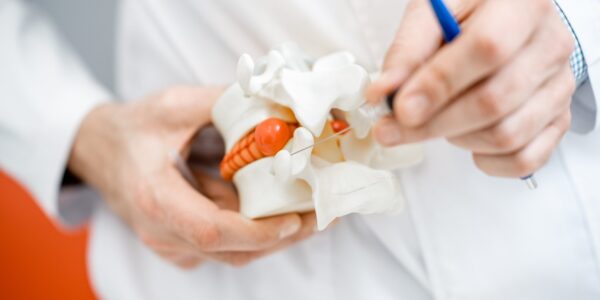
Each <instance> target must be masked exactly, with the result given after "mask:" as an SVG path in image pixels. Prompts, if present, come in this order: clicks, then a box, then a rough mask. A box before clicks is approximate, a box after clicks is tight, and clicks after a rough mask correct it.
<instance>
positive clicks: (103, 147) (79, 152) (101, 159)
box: [68, 102, 121, 190]
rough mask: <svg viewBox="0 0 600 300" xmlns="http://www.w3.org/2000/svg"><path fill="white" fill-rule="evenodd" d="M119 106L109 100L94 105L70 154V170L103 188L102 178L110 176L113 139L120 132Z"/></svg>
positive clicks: (90, 183) (88, 182)
mask: <svg viewBox="0 0 600 300" xmlns="http://www.w3.org/2000/svg"><path fill="white" fill-rule="evenodd" d="M120 106H121V105H120V104H117V103H114V102H108V103H103V104H100V105H98V106H96V107H95V108H93V109H92V110H91V111H90V112H89V113H88V114H87V116H86V117H85V118H84V119H83V121H82V122H81V124H80V126H79V129H78V131H77V134H76V135H75V138H74V140H73V144H72V147H71V153H70V155H69V161H68V169H69V170H70V171H71V173H73V174H74V175H75V176H77V177H79V178H80V179H81V180H83V181H84V182H85V183H87V184H88V185H90V186H92V187H94V188H98V189H100V190H102V186H103V181H104V180H103V178H106V177H107V176H109V175H108V174H106V173H107V171H108V170H107V168H106V164H107V163H108V159H109V157H110V153H112V152H113V151H114V150H113V149H111V148H113V146H112V145H114V143H113V142H111V141H112V140H113V139H115V137H116V134H115V133H116V132H118V128H119V125H118V119H119V118H118V116H117V115H118V112H119V108H120ZM111 150H112V151H111Z"/></svg>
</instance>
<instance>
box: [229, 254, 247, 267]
mask: <svg viewBox="0 0 600 300" xmlns="http://www.w3.org/2000/svg"><path fill="white" fill-rule="evenodd" d="M251 261H252V257H251V256H250V254H248V253H237V254H235V255H232V256H231V257H230V258H229V260H228V263H229V264H230V265H232V266H234V267H238V268H240V267H244V266H246V265H248V264H249V263H250V262H251Z"/></svg>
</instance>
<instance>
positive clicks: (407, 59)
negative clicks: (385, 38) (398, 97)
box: [366, 0, 478, 102]
mask: <svg viewBox="0 0 600 300" xmlns="http://www.w3.org/2000/svg"><path fill="white" fill-rule="evenodd" d="M476 3H478V1H473V0H469V1H449V2H448V6H449V8H450V9H451V10H452V11H453V13H454V14H455V15H456V17H457V19H459V20H461V19H463V18H464V17H465V16H466V15H467V14H468V13H470V12H471V11H472V10H473V9H474V7H475V5H476ZM441 43H442V33H441V31H440V28H439V25H438V24H437V21H436V18H435V15H434V14H433V11H432V10H431V8H430V7H429V3H428V1H411V2H410V3H409V4H408V6H407V8H406V10H405V14H404V17H403V18H402V23H401V24H400V26H399V29H398V31H397V33H396V36H395V37H394V41H393V42H392V45H391V46H390V48H389V50H388V52H387V54H386V57H385V59H384V63H383V68H382V73H381V76H380V77H379V78H378V79H377V80H376V81H374V82H373V84H371V85H370V86H369V87H368V88H367V91H366V97H367V99H368V100H369V101H371V102H377V101H379V100H380V99H382V98H383V97H385V96H386V95H389V94H391V93H392V92H394V91H396V90H397V89H398V88H399V87H400V85H401V84H402V82H403V81H404V80H405V79H406V78H407V77H408V76H409V75H410V74H411V73H412V72H413V71H414V70H415V69H416V68H417V67H419V66H420V65H421V64H423V63H424V62H425V61H426V60H427V59H428V58H429V57H430V56H431V55H432V54H433V53H435V51H436V50H437V49H438V48H439V47H440V45H441Z"/></svg>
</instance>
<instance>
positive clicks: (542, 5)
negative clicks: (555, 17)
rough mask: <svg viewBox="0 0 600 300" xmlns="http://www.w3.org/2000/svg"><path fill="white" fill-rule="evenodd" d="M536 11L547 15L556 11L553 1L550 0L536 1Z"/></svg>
mask: <svg viewBox="0 0 600 300" xmlns="http://www.w3.org/2000/svg"><path fill="white" fill-rule="evenodd" d="M533 4H534V6H535V9H536V10H537V11H539V12H543V13H547V12H549V11H551V10H552V9H554V7H552V5H551V1H548V0H536V1H534V2H533Z"/></svg>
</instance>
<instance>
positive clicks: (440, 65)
mask: <svg viewBox="0 0 600 300" xmlns="http://www.w3.org/2000/svg"><path fill="white" fill-rule="evenodd" d="M542 2H549V1H484V3H482V5H481V6H480V7H479V8H478V9H477V10H476V11H475V12H474V13H473V16H471V17H470V18H472V22H473V23H472V26H470V27H469V28H466V29H465V30H464V31H463V33H462V35H460V36H459V37H458V38H457V39H456V40H455V41H454V42H452V43H451V44H449V45H447V46H445V47H443V48H442V49H441V50H440V51H438V52H437V53H436V54H435V55H434V56H433V57H432V58H431V60H430V61H429V62H428V63H426V64H425V65H424V66H422V67H421V68H420V69H419V70H418V71H417V72H416V73H415V74H414V75H413V76H412V77H411V79H410V80H408V81H407V82H406V84H405V85H404V87H403V89H402V91H401V92H400V93H399V94H398V95H396V99H395V107H394V114H395V116H396V118H397V119H398V120H399V122H401V123H402V124H403V125H406V126H411V127H418V126H420V125H422V124H424V123H425V122H426V121H428V120H429V118H430V117H431V116H433V115H434V114H435V113H436V112H437V111H438V110H439V109H441V108H442V107H444V106H445V105H446V104H447V103H448V102H449V101H450V100H451V99H453V98H454V97H455V96H457V95H458V94H460V93H461V92H463V91H464V90H466V89H467V88H469V87H471V86H473V85H475V84H477V83H478V82H480V81H481V80H483V79H485V78H486V77H488V76H489V75H490V74H492V73H493V72H495V71H496V70H497V69H498V68H500V67H501V66H502V65H504V64H505V63H506V62H507V61H508V60H510V59H511V58H512V57H514V56H515V54H516V53H517V52H518V50H519V49H521V48H522V47H523V45H524V44H525V43H526V42H527V41H528V40H529V38H530V36H531V35H532V34H533V32H534V29H536V28H537V27H538V26H537V25H536V22H537V19H539V18H540V17H541V16H542V13H545V12H546V11H547V10H549V9H550V8H551V6H550V5H551V4H544V5H541V4H538V3H542ZM534 4H535V5H534ZM540 9H541V11H539V10H540ZM507 15H510V16H511V19H510V20H511V21H510V22H506V18H504V17H495V16H507ZM505 32H510V34H502V33H505Z"/></svg>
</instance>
